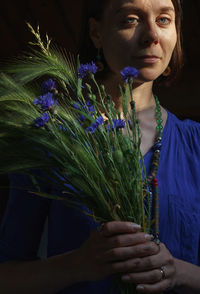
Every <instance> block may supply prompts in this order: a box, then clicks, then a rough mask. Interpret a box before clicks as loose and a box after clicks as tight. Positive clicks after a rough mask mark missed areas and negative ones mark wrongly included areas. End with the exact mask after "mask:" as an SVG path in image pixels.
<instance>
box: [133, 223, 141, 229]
mask: <svg viewBox="0 0 200 294" xmlns="http://www.w3.org/2000/svg"><path fill="white" fill-rule="evenodd" d="M133 228H134V229H141V225H138V224H133Z"/></svg>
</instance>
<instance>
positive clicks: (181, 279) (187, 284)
mask: <svg viewBox="0 0 200 294" xmlns="http://www.w3.org/2000/svg"><path fill="white" fill-rule="evenodd" d="M174 262H175V267H176V277H175V288H177V289H180V293H182V294H193V293H194V294H196V293H200V267H198V266H196V265H194V264H191V263H188V262H186V261H183V260H180V259H176V258H175V259H174Z"/></svg>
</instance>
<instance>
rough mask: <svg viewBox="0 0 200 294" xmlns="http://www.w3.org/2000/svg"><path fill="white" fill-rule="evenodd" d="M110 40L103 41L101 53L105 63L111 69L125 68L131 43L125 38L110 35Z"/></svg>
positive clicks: (118, 35)
mask: <svg viewBox="0 0 200 294" xmlns="http://www.w3.org/2000/svg"><path fill="white" fill-rule="evenodd" d="M110 36H111V37H110V38H109V39H106V40H103V51H104V56H105V59H106V61H107V63H108V64H109V65H110V67H111V68H112V69H114V68H115V69H118V70H119V69H120V70H121V69H122V68H123V67H124V66H127V62H128V55H129V54H130V51H131V42H130V40H129V39H128V38H127V37H126V36H121V35H120V34H115V35H114V34H110Z"/></svg>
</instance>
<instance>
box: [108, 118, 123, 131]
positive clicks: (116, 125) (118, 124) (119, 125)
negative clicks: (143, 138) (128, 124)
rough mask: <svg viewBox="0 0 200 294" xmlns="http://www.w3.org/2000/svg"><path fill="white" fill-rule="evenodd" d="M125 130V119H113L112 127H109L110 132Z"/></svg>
mask: <svg viewBox="0 0 200 294" xmlns="http://www.w3.org/2000/svg"><path fill="white" fill-rule="evenodd" d="M123 128H125V121H124V120H123V119H112V125H107V129H108V131H111V130H113V129H116V130H118V129H123Z"/></svg>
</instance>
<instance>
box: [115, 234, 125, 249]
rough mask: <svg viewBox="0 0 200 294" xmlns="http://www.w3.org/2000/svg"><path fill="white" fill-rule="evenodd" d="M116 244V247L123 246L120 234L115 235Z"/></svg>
mask: <svg viewBox="0 0 200 294" xmlns="http://www.w3.org/2000/svg"><path fill="white" fill-rule="evenodd" d="M114 244H115V246H116V247H121V246H122V245H123V242H122V239H121V237H120V236H117V237H115V239H114Z"/></svg>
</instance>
